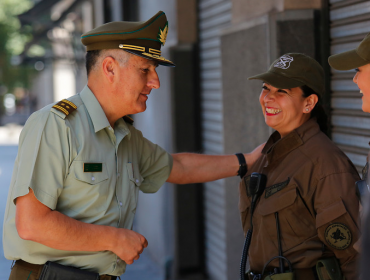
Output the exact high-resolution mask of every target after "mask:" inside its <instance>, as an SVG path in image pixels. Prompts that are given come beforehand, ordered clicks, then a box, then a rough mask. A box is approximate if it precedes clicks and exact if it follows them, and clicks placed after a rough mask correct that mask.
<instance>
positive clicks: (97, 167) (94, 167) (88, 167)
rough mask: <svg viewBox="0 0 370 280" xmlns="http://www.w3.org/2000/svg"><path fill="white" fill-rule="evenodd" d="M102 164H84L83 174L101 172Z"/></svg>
mask: <svg viewBox="0 0 370 280" xmlns="http://www.w3.org/2000/svg"><path fill="white" fill-rule="evenodd" d="M102 171H103V164H102V163H84V172H102Z"/></svg>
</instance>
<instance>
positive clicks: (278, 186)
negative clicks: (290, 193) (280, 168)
mask: <svg viewBox="0 0 370 280" xmlns="http://www.w3.org/2000/svg"><path fill="white" fill-rule="evenodd" d="M289 181H290V178H288V180H286V181H284V182H281V183H278V184H275V185H272V186H271V187H268V188H266V192H265V198H268V197H270V196H272V195H273V194H275V193H277V192H278V191H281V190H282V189H283V188H285V187H286V186H287V185H288V184H289Z"/></svg>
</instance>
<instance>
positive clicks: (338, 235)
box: [325, 223, 352, 250]
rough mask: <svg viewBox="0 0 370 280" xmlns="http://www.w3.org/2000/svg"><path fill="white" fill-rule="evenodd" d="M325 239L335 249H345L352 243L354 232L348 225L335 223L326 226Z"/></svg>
mask: <svg viewBox="0 0 370 280" xmlns="http://www.w3.org/2000/svg"><path fill="white" fill-rule="evenodd" d="M325 240H326V242H328V244H329V245H330V246H331V247H333V248H334V249H337V250H344V249H347V248H348V247H349V245H351V242H352V234H351V231H350V230H349V228H348V227H347V226H346V225H344V224H341V223H334V224H331V225H329V226H328V227H327V228H326V230H325Z"/></svg>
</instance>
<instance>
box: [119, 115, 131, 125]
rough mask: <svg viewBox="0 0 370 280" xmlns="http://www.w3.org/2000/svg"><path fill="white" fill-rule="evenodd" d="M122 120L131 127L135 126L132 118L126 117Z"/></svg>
mask: <svg viewBox="0 0 370 280" xmlns="http://www.w3.org/2000/svg"><path fill="white" fill-rule="evenodd" d="M122 119H123V120H124V121H125V122H127V123H129V124H131V125H133V124H134V120H133V119H132V118H131V117H129V116H124V117H123V118H122Z"/></svg>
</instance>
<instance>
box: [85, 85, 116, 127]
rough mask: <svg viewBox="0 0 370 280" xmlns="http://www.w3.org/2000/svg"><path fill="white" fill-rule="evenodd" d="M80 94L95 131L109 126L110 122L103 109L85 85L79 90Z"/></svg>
mask: <svg viewBox="0 0 370 280" xmlns="http://www.w3.org/2000/svg"><path fill="white" fill-rule="evenodd" d="M80 96H81V99H82V102H83V103H84V104H85V107H86V109H87V111H88V113H89V115H90V119H91V121H92V123H93V126H94V129H95V133H96V132H98V131H100V130H102V129H103V128H106V127H109V126H110V124H109V121H108V119H107V116H106V115H105V113H104V111H103V108H102V107H101V106H100V104H99V101H98V100H97V99H96V97H95V95H94V94H93V92H92V91H91V90H90V89H89V87H88V86H87V85H86V86H85V87H84V89H83V90H82V91H81V93H80Z"/></svg>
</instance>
